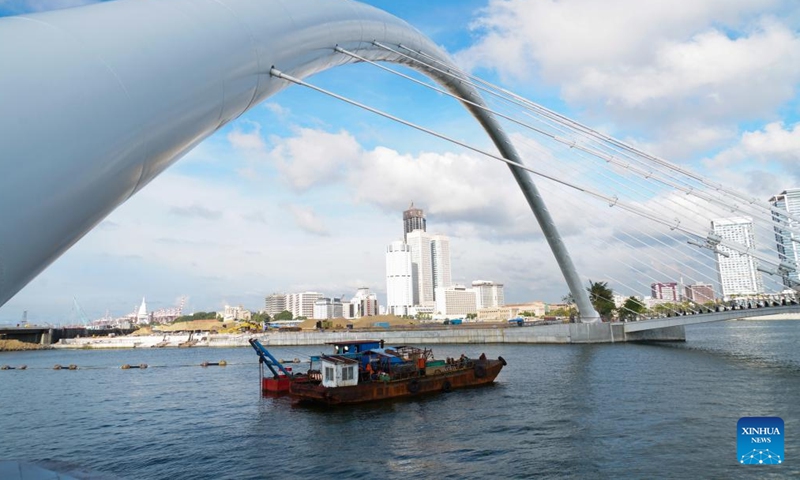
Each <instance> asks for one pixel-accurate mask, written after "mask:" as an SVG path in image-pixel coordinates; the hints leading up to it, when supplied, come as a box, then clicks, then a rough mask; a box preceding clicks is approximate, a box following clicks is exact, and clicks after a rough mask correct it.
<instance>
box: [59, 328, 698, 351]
mask: <svg viewBox="0 0 800 480" xmlns="http://www.w3.org/2000/svg"><path fill="white" fill-rule="evenodd" d="M250 338H257V339H258V340H259V342H261V343H262V344H263V345H264V346H266V347H283V346H287V347H288V346H313V345H325V344H327V343H336V342H344V341H351V340H376V339H381V340H384V341H386V342H387V343H390V344H396V345H403V344H410V345H454V344H503V343H512V344H573V343H617V342H626V341H637V340H648V341H685V340H686V336H685V334H684V329H683V327H670V328H665V329H660V330H659V331H657V332H655V331H651V332H647V334H646V335H644V336H643V335H641V334H626V333H625V331H624V324H622V323H601V324H576V323H571V324H570V323H562V324H553V325H534V326H524V327H516V326H502V327H501V326H497V325H494V326H488V325H487V326H486V327H484V328H480V327H477V328H476V327H475V326H470V327H469V328H463V327H461V326H442V328H437V329H420V330H408V329H397V330H393V329H389V330H383V331H375V330H370V331H359V330H337V331H299V332H274V331H273V332H265V333H255V334H209V333H205V334H203V333H201V334H188V333H186V334H161V335H141V336H124V337H110V338H109V337H90V338H74V339H62V340H60V341H59V342H58V343H56V344H53V347H54V348H56V349H109V348H114V349H118V348H180V347H184V348H193V347H212V348H213V347H223V348H224V347H247V346H249V342H248V340H249V339H250Z"/></svg>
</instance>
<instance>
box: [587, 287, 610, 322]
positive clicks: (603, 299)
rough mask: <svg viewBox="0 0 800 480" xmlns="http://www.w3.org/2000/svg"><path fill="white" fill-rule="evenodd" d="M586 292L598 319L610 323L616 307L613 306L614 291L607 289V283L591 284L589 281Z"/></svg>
mask: <svg viewBox="0 0 800 480" xmlns="http://www.w3.org/2000/svg"><path fill="white" fill-rule="evenodd" d="M586 291H588V292H589V298H590V299H591V301H592V306H593V307H594V309H595V310H597V313H598V314H599V315H600V318H601V319H603V321H604V322H608V321H610V320H611V317H612V316H613V315H614V310H616V305H615V304H614V291H613V290H611V289H610V288H609V287H608V282H593V281H591V280H589V288H587V289H586Z"/></svg>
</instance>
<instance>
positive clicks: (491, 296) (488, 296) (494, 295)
mask: <svg viewBox="0 0 800 480" xmlns="http://www.w3.org/2000/svg"><path fill="white" fill-rule="evenodd" d="M472 289H473V290H474V291H475V301H476V306H477V308H478V309H481V308H493V307H502V306H503V305H505V304H506V300H505V296H504V294H503V284H502V283H494V282H491V281H489V280H475V281H474V282H472Z"/></svg>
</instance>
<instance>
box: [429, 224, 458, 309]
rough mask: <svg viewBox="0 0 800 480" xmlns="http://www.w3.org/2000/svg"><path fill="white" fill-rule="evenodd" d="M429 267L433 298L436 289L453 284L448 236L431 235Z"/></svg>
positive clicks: (434, 297)
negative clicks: (430, 269)
mask: <svg viewBox="0 0 800 480" xmlns="http://www.w3.org/2000/svg"><path fill="white" fill-rule="evenodd" d="M431 267H432V268H433V299H434V300H436V289H438V288H443V287H449V286H450V285H452V284H453V282H452V281H451V271H450V238H448V237H446V236H444V235H433V236H432V237H431Z"/></svg>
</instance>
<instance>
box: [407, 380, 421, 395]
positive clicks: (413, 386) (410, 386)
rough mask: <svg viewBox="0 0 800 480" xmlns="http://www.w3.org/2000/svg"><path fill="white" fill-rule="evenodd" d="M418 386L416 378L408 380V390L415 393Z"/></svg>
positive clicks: (417, 390)
mask: <svg viewBox="0 0 800 480" xmlns="http://www.w3.org/2000/svg"><path fill="white" fill-rule="evenodd" d="M419 388H420V386H419V380H417V379H416V378H415V379H413V380H411V381H410V382H408V391H409V392H411V393H417V392H419Z"/></svg>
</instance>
